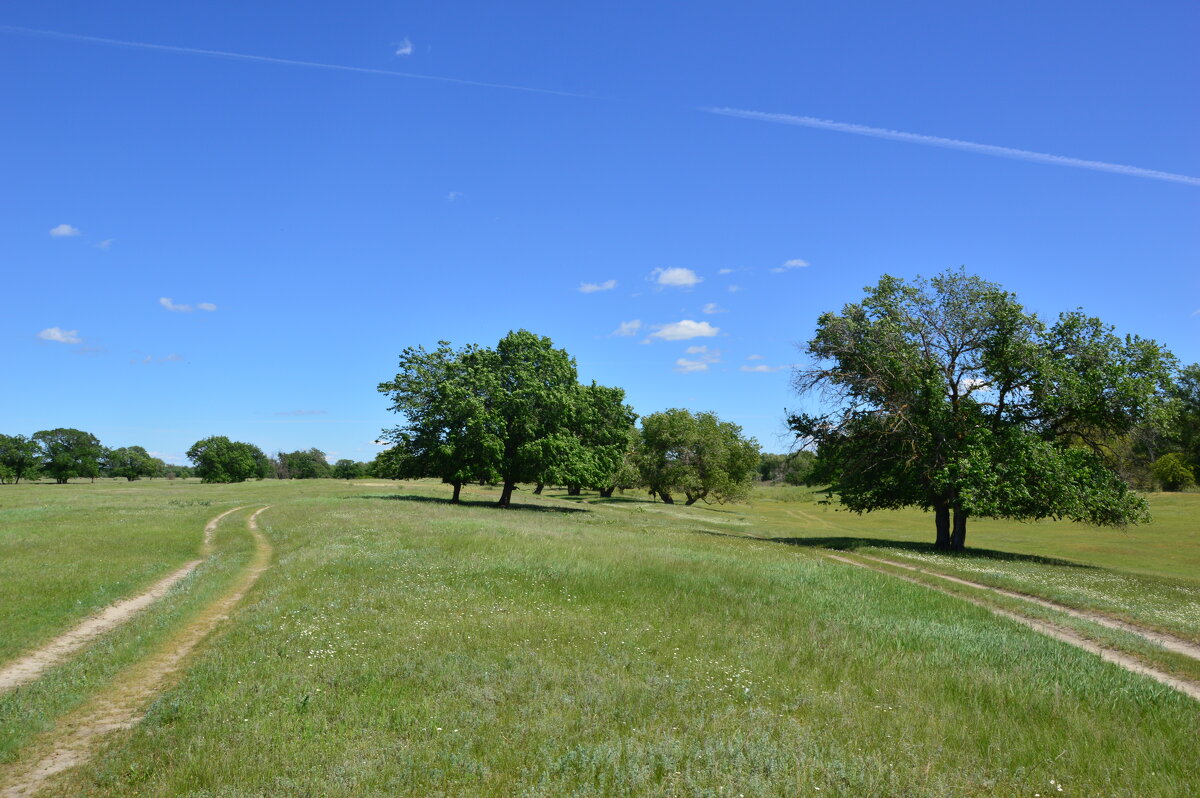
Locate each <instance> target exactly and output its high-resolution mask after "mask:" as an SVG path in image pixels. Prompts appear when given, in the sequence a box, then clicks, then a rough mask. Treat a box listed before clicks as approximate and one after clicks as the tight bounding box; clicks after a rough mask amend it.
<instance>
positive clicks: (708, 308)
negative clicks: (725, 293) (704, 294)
mask: <svg viewBox="0 0 1200 798" xmlns="http://www.w3.org/2000/svg"><path fill="white" fill-rule="evenodd" d="M700 312H702V313H707V314H709V315H710V316H711V315H712V314H714V313H726V312H728V311H726V310H725V308H723V307H721V306H720V305H718V304H717V303H716V302H709V303H708V304H707V305H705V306H704V307H702V308H701V309H700Z"/></svg>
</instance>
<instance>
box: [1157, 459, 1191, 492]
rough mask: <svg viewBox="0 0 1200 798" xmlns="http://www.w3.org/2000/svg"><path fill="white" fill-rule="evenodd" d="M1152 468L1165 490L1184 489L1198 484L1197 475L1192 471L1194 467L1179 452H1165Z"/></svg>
mask: <svg viewBox="0 0 1200 798" xmlns="http://www.w3.org/2000/svg"><path fill="white" fill-rule="evenodd" d="M1150 470H1151V472H1152V473H1153V474H1154V478H1155V479H1157V480H1158V481H1159V482H1160V483H1162V489H1163V490H1183V489H1184V488H1190V487H1191V486H1192V485H1195V484H1196V475H1195V474H1193V473H1192V467H1191V466H1189V465H1188V464H1187V461H1186V460H1184V459H1183V455H1182V454H1179V453H1178V452H1171V453H1170V454H1164V455H1163V456H1162V457H1160V458H1158V459H1157V460H1155V461H1154V465H1153V466H1151V467H1150Z"/></svg>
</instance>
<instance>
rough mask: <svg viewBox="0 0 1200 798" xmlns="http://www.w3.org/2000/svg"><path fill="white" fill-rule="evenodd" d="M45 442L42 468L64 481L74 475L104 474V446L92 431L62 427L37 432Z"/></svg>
mask: <svg viewBox="0 0 1200 798" xmlns="http://www.w3.org/2000/svg"><path fill="white" fill-rule="evenodd" d="M33 440H35V441H37V442H38V444H39V445H40V446H41V469H42V471H44V472H45V473H47V474H49V475H50V476H52V477H54V481H55V482H57V483H58V484H60V485H62V484H65V483H66V482H67V480H69V479H71V478H72V477H85V478H91V479H95V478H96V477H98V476H100V460H101V458H102V457H103V456H104V453H105V451H104V447H103V446H101V445H100V440H99V439H98V438H97V437H96V436H95V435H93V434H91V433H90V432H84V431H83V430H78V429H71V428H69V427H60V428H58V429H52V430H42V431H40V432H35V433H34V434H33Z"/></svg>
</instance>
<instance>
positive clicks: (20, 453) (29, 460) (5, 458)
mask: <svg viewBox="0 0 1200 798" xmlns="http://www.w3.org/2000/svg"><path fill="white" fill-rule="evenodd" d="M41 453H42V447H41V445H40V444H39V443H38V441H36V440H33V439H32V438H26V437H25V436H24V435H0V469H3V471H4V474H3V476H4V480H5V481H9V480H11V481H12V483H13V484H14V485H16V484H17V483H19V482H20V481H21V478H22V477H24V478H26V479H28V478H29V477H32V476H34V475H35V474H37V470H38V464H39V463H40V462H41Z"/></svg>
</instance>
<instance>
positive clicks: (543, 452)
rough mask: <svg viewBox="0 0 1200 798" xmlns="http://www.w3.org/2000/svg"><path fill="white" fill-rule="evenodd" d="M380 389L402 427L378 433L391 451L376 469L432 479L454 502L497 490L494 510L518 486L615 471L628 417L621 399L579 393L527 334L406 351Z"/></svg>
mask: <svg viewBox="0 0 1200 798" xmlns="http://www.w3.org/2000/svg"><path fill="white" fill-rule="evenodd" d="M379 390H380V391H381V392H382V393H386V394H388V395H389V396H390V397H391V399H392V406H391V408H390V409H391V410H393V411H395V412H398V413H400V414H402V415H403V416H404V418H405V423H404V424H402V425H401V426H398V427H396V428H394V429H390V430H385V431H384V433H383V436H384V438H386V439H387V440H390V441H391V442H393V443H394V444H395V446H394V448H393V449H392V450H390V451H389V453H388V454H386V455H383V456H381V457H380V458H379V459H378V461H377V462H378V463H379V465H378V466H377V468H379V469H383V470H385V471H386V472H387V475H388V476H391V477H397V478H404V477H413V478H415V477H427V476H431V477H438V478H440V479H442V480H443V481H445V482H448V483H450V484H452V485H453V486H454V500H455V501H457V500H458V498H459V490H460V488H461V486H462V484H463V483H464V482H472V481H485V482H500V483H501V485H502V490H501V494H500V499H499V504H500V506H508V505H509V504H510V503H511V500H512V493H513V491H514V490H515V488H516V485H517V483H518V482H536V483H546V482H552V483H557V484H565V485H599V484H600V483H601V482H603V481H604V480H605V479H606V478H607V477H608V476H609V475H610V474H611V473H612V472H613V471H615V470H616V469H617V467H618V466H619V464H620V461H621V458H622V457H623V456H624V451H625V449H624V447H625V443H626V441H627V440H628V437H627V436H628V429H629V427H630V426H631V425H632V423H633V419H634V418H635V416H634V414H633V411H632V410H631V409H630V408H629V407H628V406H626V405H625V404H624V396H625V393H624V391H622V390H621V389H619V388H608V387H605V386H600V385H596V384H594V383H593V384H592V385H589V386H583V385H580V384H579V380H578V375H577V372H576V369H575V361H574V359H573V358H572V357H571V356H570V355H568V354H567V353H566V351H565V350H562V349H556V348H555V347H554V344H553V342H552V341H551V340H550V339H549V338H546V337H544V336H538V335H534V334H533V333H531V332H529V331H527V330H518V331H515V332H510V333H509V334H508V335H506V336H505V337H504V338H502V339H501V340H500V341H499V342H498V343H497V344H496V347H495V348H493V349H489V348H484V347H480V346H476V345H471V346H467V347H464V348H462V349H458V350H455V349H453V348H452V347H451V345H450V344H449V343H447V342H445V341H443V342H440V343H439V344H438V347H437V349H435V350H433V351H427V350H425V349H424V348H423V347H409V348H407V349H405V350H404V352H403V353H402V354H401V356H400V370H399V372H398V373H397V374H396V376H395V378H394V379H392V380H390V381H389V382H385V383H382V384H380V386H379Z"/></svg>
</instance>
